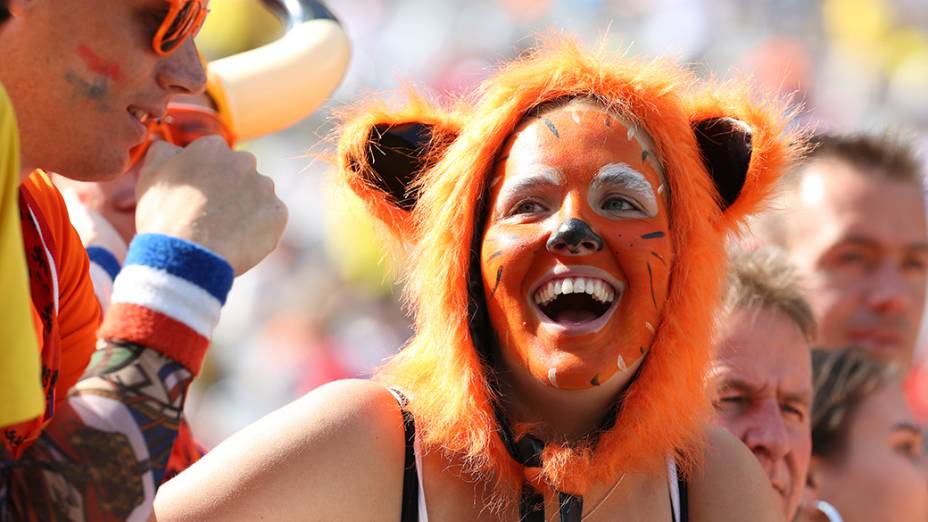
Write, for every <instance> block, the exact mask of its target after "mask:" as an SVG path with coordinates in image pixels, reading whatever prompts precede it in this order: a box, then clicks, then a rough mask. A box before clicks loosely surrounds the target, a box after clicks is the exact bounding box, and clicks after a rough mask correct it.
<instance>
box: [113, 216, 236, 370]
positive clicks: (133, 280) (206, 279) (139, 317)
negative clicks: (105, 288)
mask: <svg viewBox="0 0 928 522" xmlns="http://www.w3.org/2000/svg"><path fill="white" fill-rule="evenodd" d="M233 277H234V275H233V272H232V267H231V266H230V265H229V263H228V262H226V261H225V259H223V258H222V257H221V256H219V255H217V254H215V253H213V252H212V251H210V250H208V249H206V248H204V247H202V246H200V245H197V244H196V243H192V242H190V241H186V240H183V239H179V238H176V237H171V236H166V235H162V234H139V235H138V236H136V237H135V239H133V240H132V244H131V245H130V246H129V252H128V254H127V256H126V262H125V265H124V266H123V268H122V270H121V271H120V273H119V276H118V277H117V278H116V281H115V283H114V285H113V295H112V299H111V305H110V309H109V310H108V311H107V314H106V317H105V318H104V322H103V327H102V328H101V332H100V335H101V337H105V338H108V339H114V340H123V341H128V342H133V343H136V344H140V345H143V346H146V347H149V348H152V349H154V350H156V351H158V352H160V353H162V354H164V355H166V356H168V357H170V358H172V359H174V360H176V361H177V362H179V363H180V364H182V365H184V366H185V367H187V368H188V369H189V370H190V371H192V372H193V373H197V372H198V371H199V368H200V365H201V363H202V360H203V357H204V356H205V354H206V348H207V347H208V345H209V338H210V337H211V336H212V332H213V329H214V328H215V326H216V323H217V322H218V321H219V314H220V310H221V308H222V305H223V304H225V300H226V296H227V295H228V292H229V289H230V288H231V286H232V280H233Z"/></svg>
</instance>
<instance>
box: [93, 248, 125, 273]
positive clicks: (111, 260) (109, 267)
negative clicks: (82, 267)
mask: <svg viewBox="0 0 928 522" xmlns="http://www.w3.org/2000/svg"><path fill="white" fill-rule="evenodd" d="M87 257H89V258H90V262H91V263H94V264H96V265H98V266H99V267H100V268H102V269H103V270H104V271H106V273H107V275H109V276H110V279H116V276H117V275H118V274H119V270H120V268H122V267H121V266H119V260H118V259H116V256H114V255H113V253H112V252H110V251H109V250H107V249H105V248H103V247H98V246H89V247H87Z"/></svg>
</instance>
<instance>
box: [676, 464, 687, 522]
mask: <svg viewBox="0 0 928 522" xmlns="http://www.w3.org/2000/svg"><path fill="white" fill-rule="evenodd" d="M686 488H687V486H686V479H685V478H683V476H682V475H681V474H680V473H677V490H678V491H679V492H680V520H678V521H677V522H689V519H690V507H689V495H688V492H687V489H686Z"/></svg>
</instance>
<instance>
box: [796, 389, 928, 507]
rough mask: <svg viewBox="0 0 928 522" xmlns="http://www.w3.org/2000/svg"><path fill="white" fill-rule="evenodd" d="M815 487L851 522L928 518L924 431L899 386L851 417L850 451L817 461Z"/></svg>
mask: <svg viewBox="0 0 928 522" xmlns="http://www.w3.org/2000/svg"><path fill="white" fill-rule="evenodd" d="M812 474H813V475H812V476H813V483H814V485H815V486H816V487H817V489H818V493H819V497H820V498H822V499H824V500H826V501H828V502H829V503H831V504H832V505H833V506H834V507H835V508H837V510H838V512H840V513H841V516H842V517H843V518H844V520H845V522H864V521H868V522H869V521H872V520H893V521H894V522H923V521H924V520H928V468H926V462H925V454H924V449H923V441H922V432H921V428H920V427H919V425H918V423H917V422H916V421H915V418H914V417H913V415H912V411H911V410H910V409H909V407H908V405H907V403H906V400H905V396H904V395H903V393H902V387H901V386H900V384H899V382H890V383H888V384H886V385H884V386H882V387H880V388H879V389H877V390H876V391H875V392H873V393H871V394H870V395H869V396H868V397H867V398H866V399H864V400H863V401H862V402H861V403H860V404H859V406H857V408H856V409H855V410H854V412H853V414H852V416H851V417H850V424H849V426H848V430H847V446H846V448H845V450H844V451H843V452H841V453H839V454H837V455H835V456H834V457H831V458H819V457H817V456H816V457H813V460H812Z"/></svg>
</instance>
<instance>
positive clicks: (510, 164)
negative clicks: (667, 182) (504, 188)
mask: <svg viewBox="0 0 928 522" xmlns="http://www.w3.org/2000/svg"><path fill="white" fill-rule="evenodd" d="M603 151H605V152H606V155H607V156H608V155H611V156H612V157H613V158H617V157H620V156H621V157H622V158H623V159H622V161H623V162H627V163H628V164H632V165H640V166H641V167H644V166H645V165H647V166H649V167H650V170H653V172H654V174H656V175H657V178H658V180H655V181H658V183H663V182H664V176H663V169H662V166H661V165H660V162H659V161H658V159H657V156H656V154H655V152H654V146H653V141H652V140H651V138H650V136H649V135H648V134H647V132H646V131H645V130H644V129H643V128H641V127H640V126H639V125H637V124H636V123H635V122H633V121H631V120H630V119H629V118H627V117H624V116H622V115H620V114H616V112H615V111H610V110H608V109H606V108H605V107H603V106H602V105H601V104H599V103H597V102H594V101H591V100H585V99H581V100H572V101H570V102H567V103H565V104H563V105H558V106H555V107H551V108H547V109H545V110H542V111H538V112H536V113H535V114H534V115H533V116H531V117H528V118H526V119H525V121H523V123H522V124H520V125H519V126H518V128H517V129H516V131H515V132H514V133H513V135H512V137H511V138H510V140H509V141H508V143H507V145H506V148H505V149H504V151H503V154H502V155H501V157H500V161H499V164H498V166H499V167H503V166H504V165H505V167H506V168H500V169H498V170H497V172H496V173H495V174H496V176H495V177H499V176H501V175H503V174H505V173H506V171H508V170H511V168H516V169H518V168H519V167H520V166H522V167H525V166H530V165H533V164H539V163H540V164H550V163H556V162H557V161H558V159H562V160H563V159H567V160H572V159H576V157H579V158H586V155H590V156H595V155H596V154H597V152H603ZM578 155H579V156H578ZM572 157H574V158H572ZM612 162H613V160H610V161H608V163H612ZM498 181H499V180H498V179H494V182H493V185H495V184H496V183H498Z"/></svg>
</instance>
